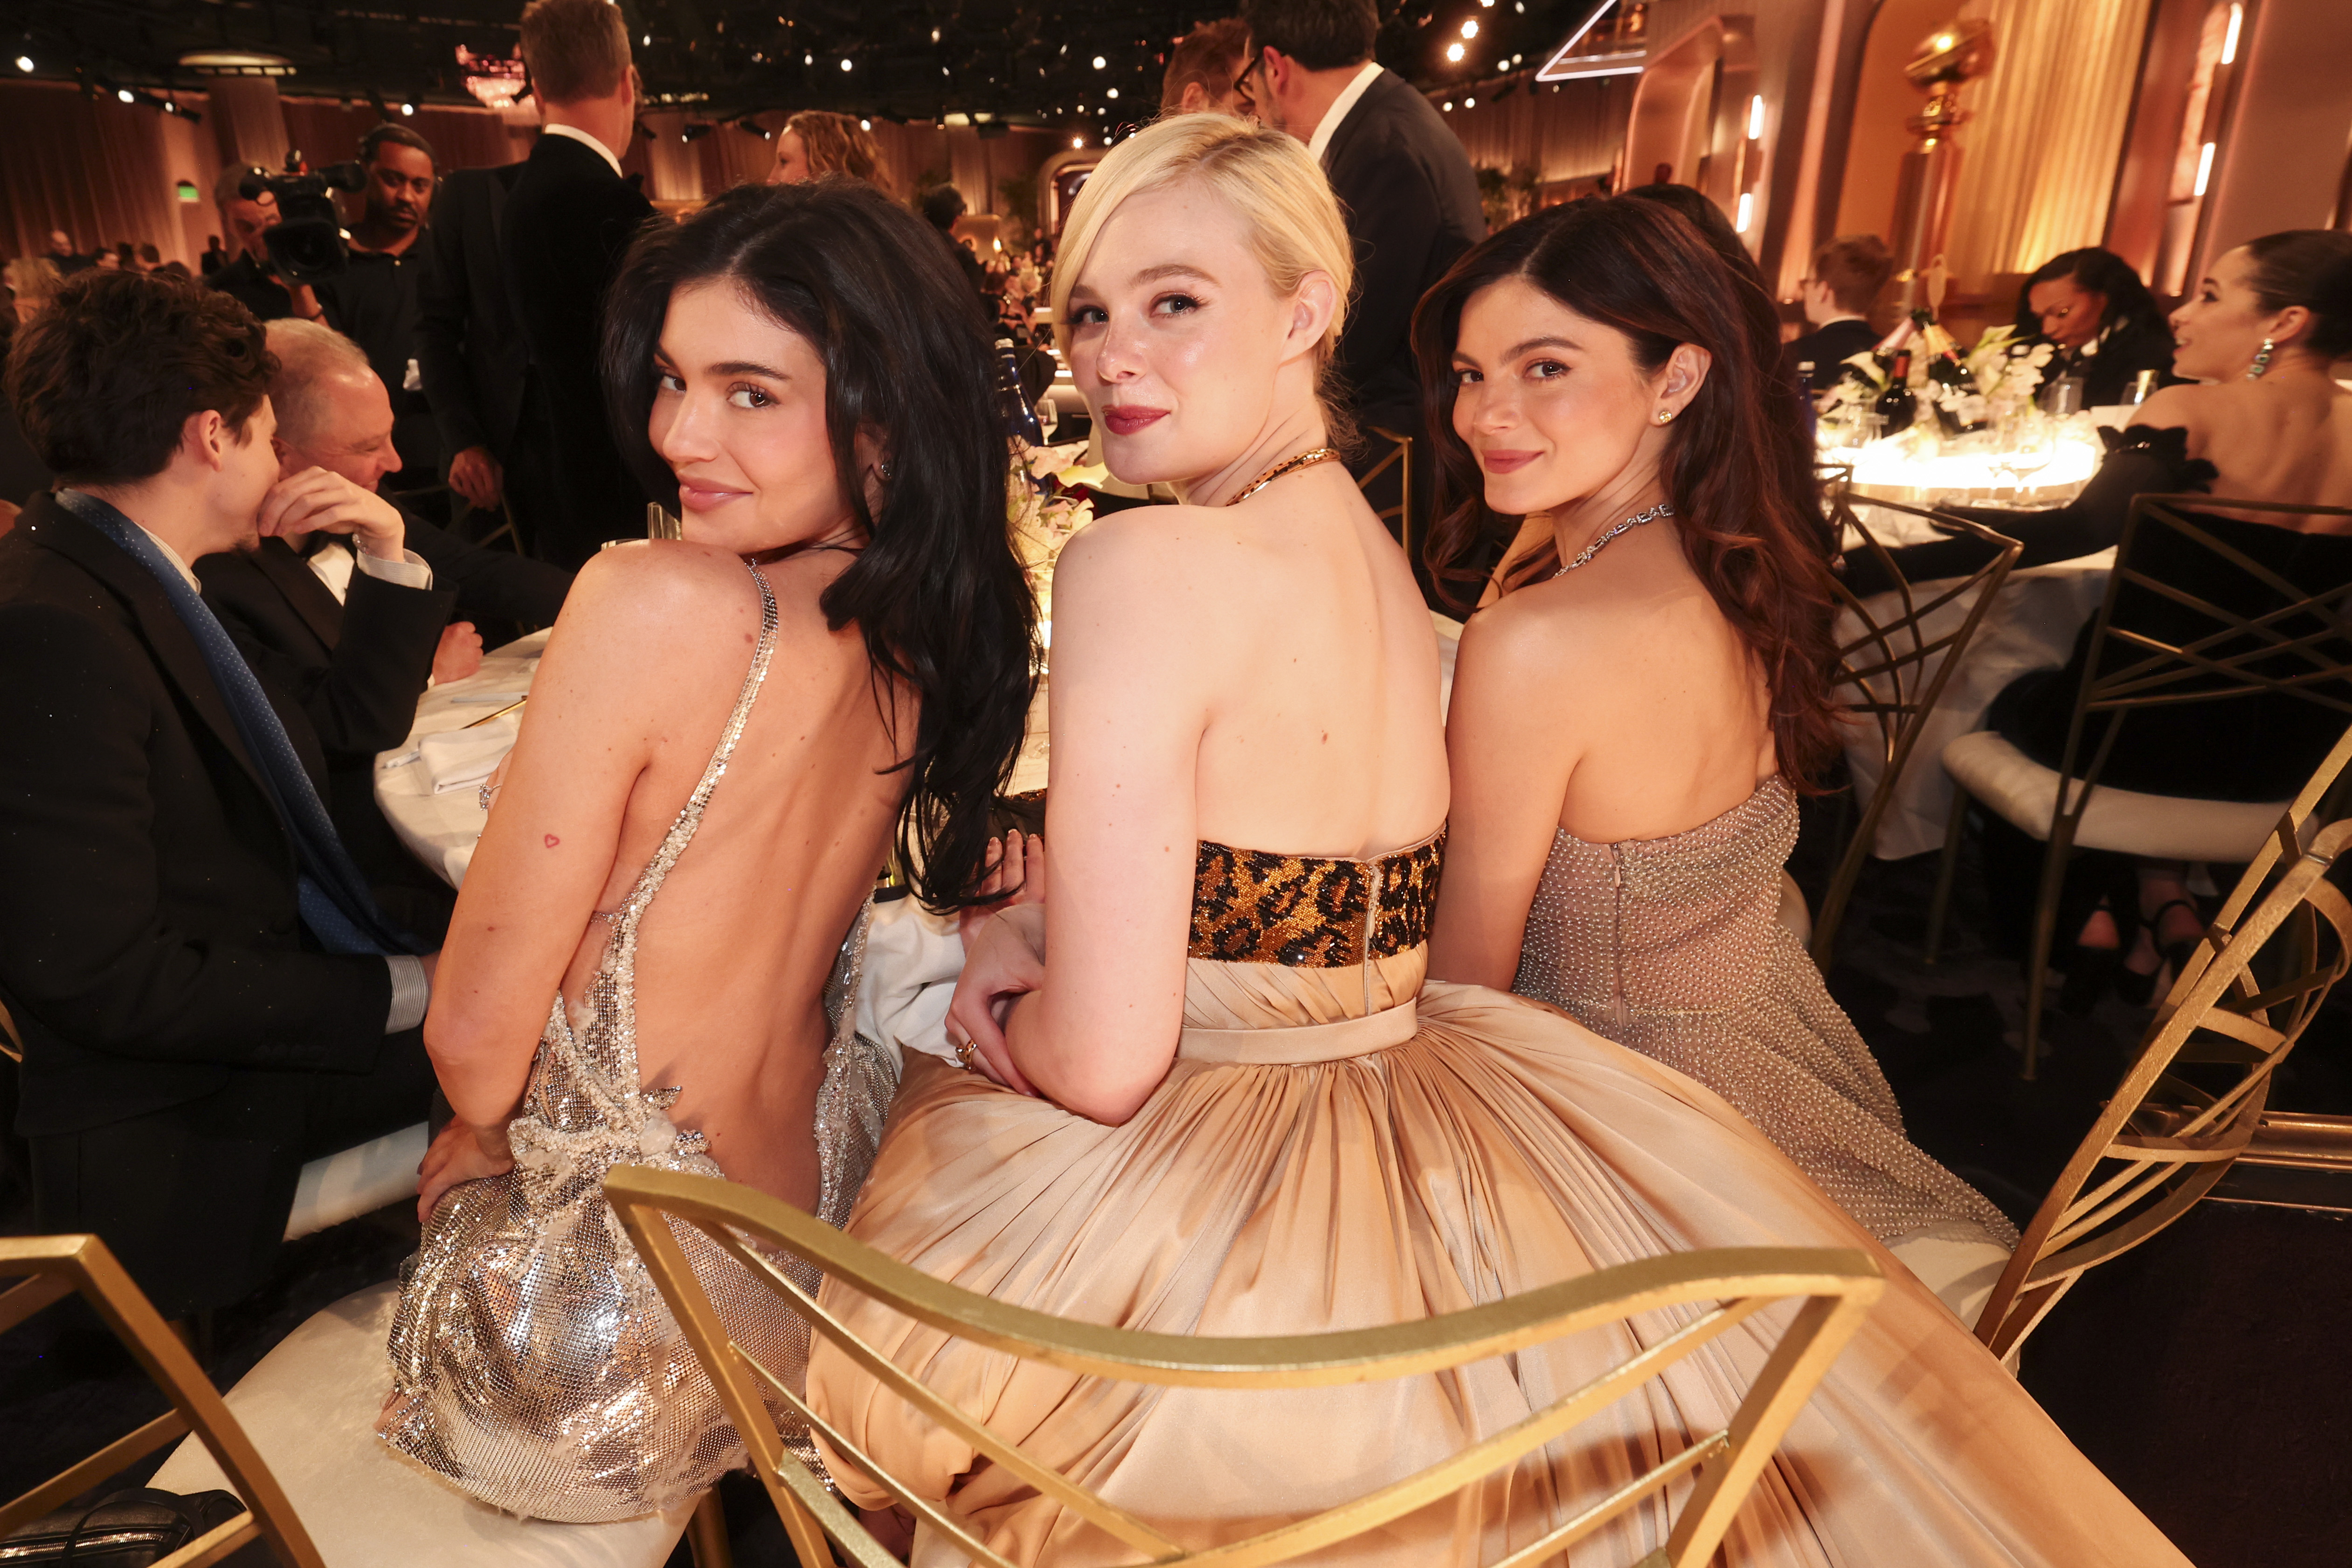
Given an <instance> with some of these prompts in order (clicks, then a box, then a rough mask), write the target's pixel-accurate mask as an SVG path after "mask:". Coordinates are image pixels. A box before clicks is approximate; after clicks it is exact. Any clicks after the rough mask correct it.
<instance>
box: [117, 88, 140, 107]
mask: <svg viewBox="0 0 2352 1568" xmlns="http://www.w3.org/2000/svg"><path fill="white" fill-rule="evenodd" d="M114 96H115V97H116V98H118V99H121V100H122V101H123V102H124V103H137V102H138V101H139V100H138V99H135V98H133V97H131V89H129V88H127V87H119V88H116V89H114Z"/></svg>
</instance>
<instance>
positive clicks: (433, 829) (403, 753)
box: [375, 632, 1047, 887]
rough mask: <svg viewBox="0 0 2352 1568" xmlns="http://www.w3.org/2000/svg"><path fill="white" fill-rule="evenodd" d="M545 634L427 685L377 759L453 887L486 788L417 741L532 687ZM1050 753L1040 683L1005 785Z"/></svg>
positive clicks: (481, 817) (392, 793) (400, 829)
mask: <svg viewBox="0 0 2352 1568" xmlns="http://www.w3.org/2000/svg"><path fill="white" fill-rule="evenodd" d="M547 638H548V633H547V632H532V633H531V634H530V636H528V637H521V638H518V639H516V640H515V641H514V642H512V643H508V644H507V645H506V646H505V647H503V648H500V649H499V650H498V651H497V652H496V653H491V654H489V655H488V656H487V657H485V658H484V659H483V660H482V667H481V669H480V670H478V671H477V672H476V673H475V674H471V675H468V676H467V678H466V679H464V680H462V681H453V682H451V683H450V684H449V685H446V686H435V687H433V688H431V689H430V690H428V691H427V692H426V693H425V696H424V699H423V700H422V701H420V702H419V703H418V704H417V705H416V727H415V728H414V729H412V730H410V731H409V734H408V738H407V739H406V740H404V741H403V742H401V744H400V746H399V747H397V748H396V749H394V750H392V751H387V752H384V753H383V754H382V755H381V756H379V757H378V758H376V773H375V800H376V804H377V805H378V806H379V807H381V808H382V809H383V817H384V821H387V822H390V823H391V824H392V831H394V832H395V833H397V834H399V835H400V841H401V842H402V843H404V844H406V845H407V846H408V851H409V852H410V853H411V854H413V855H415V857H416V858H417V859H418V860H420V861H422V862H425V864H426V865H427V866H429V867H431V868H432V869H433V871H434V872H435V873H436V874H437V875H439V876H440V877H441V878H442V880H444V881H445V882H446V883H448V884H449V885H450V886H452V887H457V886H458V885H460V884H461V883H464V882H465V880H466V868H467V865H469V864H471V863H472V862H473V859H474V843H475V841H476V840H478V839H479V838H480V837H481V836H482V824H483V823H485V822H487V821H489V815H488V812H486V811H484V810H482V807H481V797H480V791H479V790H478V789H476V788H474V787H472V786H470V785H469V786H467V787H466V788H464V789H445V790H441V791H439V792H437V793H436V791H435V789H434V787H433V777H432V774H431V772H430V771H429V770H428V768H427V767H426V764H425V759H424V758H422V757H421V756H419V755H418V751H417V742H418V741H420V740H421V739H423V738H424V737H425V736H428V735H437V734H441V733H443V732H445V731H448V730H454V729H458V728H461V727H464V726H466V725H469V724H472V723H474V722H475V721H476V720H478V719H481V718H484V717H487V716H488V715H490V714H494V713H496V712H498V710H499V708H500V707H502V706H505V705H506V704H507V703H509V702H512V701H513V700H514V699H515V698H516V697H518V696H520V695H523V694H524V693H526V692H528V691H530V683H531V677H532V676H533V675H535V674H538V673H539V655H540V653H541V650H542V649H544V648H545V647H546V646H547ZM493 699H495V700H493ZM529 712H530V709H529V708H527V707H526V708H522V709H519V710H518V711H517V714H515V715H509V716H508V718H507V720H506V721H504V722H505V724H506V725H507V727H508V730H509V744H511V739H512V737H511V731H512V728H513V720H514V718H515V717H516V716H519V715H520V714H527V713H529ZM488 727H489V726H485V728H488ZM1046 753H1047V745H1046V739H1045V682H1043V681H1040V682H1038V683H1037V698H1036V701H1035V702H1034V704H1033V705H1032V706H1031V707H1030V709H1029V738H1028V739H1027V740H1026V741H1024V743H1023V744H1022V747H1021V756H1020V758H1019V759H1018V760H1017V761H1015V762H1014V763H1013V780H1012V782H1011V783H1010V784H1008V785H1007V786H1006V787H1005V788H1006V789H1007V791H1008V792H1009V793H1012V794H1016V795H1017V794H1020V793H1021V792H1023V791H1024V790H1028V789H1044V788H1045V762H1046Z"/></svg>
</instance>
